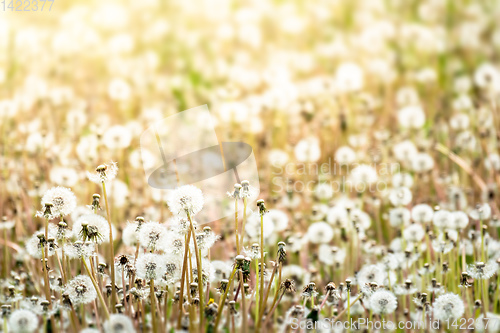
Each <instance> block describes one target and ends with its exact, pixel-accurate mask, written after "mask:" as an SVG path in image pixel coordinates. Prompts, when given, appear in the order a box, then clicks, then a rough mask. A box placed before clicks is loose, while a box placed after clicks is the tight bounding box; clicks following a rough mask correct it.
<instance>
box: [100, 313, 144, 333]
mask: <svg viewBox="0 0 500 333" xmlns="http://www.w3.org/2000/svg"><path fill="white" fill-rule="evenodd" d="M103 329H104V332H106V333H135V332H136V330H135V327H134V324H133V323H132V320H131V319H130V318H129V317H127V316H126V315H123V314H111V315H110V316H109V320H107V321H105V322H104V325H103Z"/></svg>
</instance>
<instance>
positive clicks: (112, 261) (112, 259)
mask: <svg viewBox="0 0 500 333" xmlns="http://www.w3.org/2000/svg"><path fill="white" fill-rule="evenodd" d="M102 193H103V195H104V201H105V203H106V215H107V217H108V224H109V247H110V255H109V257H110V258H109V265H110V266H111V267H110V268H111V274H110V275H111V301H112V302H115V303H116V302H117V297H116V282H115V249H114V244H113V225H112V224H111V214H110V212H109V202H108V196H107V194H106V184H105V183H104V182H102ZM89 275H90V274H89ZM111 304H112V305H113V303H111ZM111 311H112V312H113V313H114V312H115V307H114V306H111ZM108 317H109V314H108Z"/></svg>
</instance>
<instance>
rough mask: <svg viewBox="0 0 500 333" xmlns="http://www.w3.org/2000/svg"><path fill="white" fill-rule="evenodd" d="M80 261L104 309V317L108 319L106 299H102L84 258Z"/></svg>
mask: <svg viewBox="0 0 500 333" xmlns="http://www.w3.org/2000/svg"><path fill="white" fill-rule="evenodd" d="M82 263H83V266H84V267H85V270H86V271H87V274H88V276H89V277H90V280H91V281H92V284H93V285H94V289H95V291H96V292H97V296H98V297H99V301H100V302H101V305H102V307H103V309H104V314H105V315H106V319H109V310H108V307H107V305H106V301H105V300H104V297H103V296H102V293H101V290H100V289H99V286H98V284H97V281H96V280H95V279H94V277H93V276H92V272H91V271H90V268H89V266H88V265H87V262H86V261H85V258H82Z"/></svg>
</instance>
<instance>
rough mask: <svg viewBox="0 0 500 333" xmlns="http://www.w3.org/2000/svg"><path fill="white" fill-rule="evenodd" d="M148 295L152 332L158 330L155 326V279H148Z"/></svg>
mask: <svg viewBox="0 0 500 333" xmlns="http://www.w3.org/2000/svg"><path fill="white" fill-rule="evenodd" d="M149 297H150V299H151V322H152V323H153V332H155V333H156V332H158V328H157V326H156V294H155V280H154V279H151V280H150V281H149Z"/></svg>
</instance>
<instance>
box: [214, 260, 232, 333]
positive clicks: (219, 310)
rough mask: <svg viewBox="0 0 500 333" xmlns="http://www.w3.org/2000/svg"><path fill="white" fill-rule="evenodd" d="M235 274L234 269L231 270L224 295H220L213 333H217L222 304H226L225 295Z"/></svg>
mask: <svg viewBox="0 0 500 333" xmlns="http://www.w3.org/2000/svg"><path fill="white" fill-rule="evenodd" d="M235 273H236V267H235V268H233V271H232V272H231V276H230V277H229V282H228V283H227V287H226V290H225V291H224V294H222V297H221V299H220V301H219V308H218V310H217V319H215V325H214V330H213V331H214V332H217V327H219V322H220V318H221V316H222V308H223V307H224V303H225V302H226V297H227V293H228V291H229V288H230V286H231V284H232V283H233V279H234V275H235Z"/></svg>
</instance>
